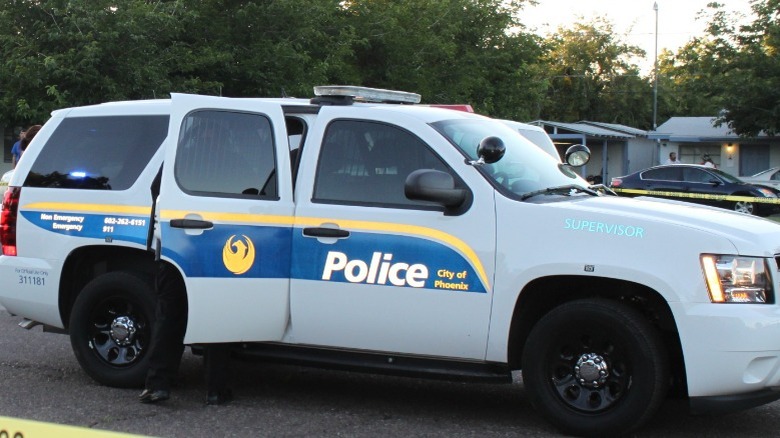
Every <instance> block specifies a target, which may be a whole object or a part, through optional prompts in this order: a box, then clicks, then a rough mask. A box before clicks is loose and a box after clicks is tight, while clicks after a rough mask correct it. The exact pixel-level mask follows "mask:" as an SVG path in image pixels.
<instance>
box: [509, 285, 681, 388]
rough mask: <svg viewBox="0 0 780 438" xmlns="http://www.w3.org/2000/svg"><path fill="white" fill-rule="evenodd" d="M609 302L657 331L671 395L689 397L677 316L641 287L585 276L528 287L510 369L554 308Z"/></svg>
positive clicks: (515, 321) (516, 322)
mask: <svg viewBox="0 0 780 438" xmlns="http://www.w3.org/2000/svg"><path fill="white" fill-rule="evenodd" d="M596 297H598V298H606V299H610V300H614V301H619V302H621V303H623V304H625V305H628V306H630V307H632V308H634V309H636V310H638V311H639V312H640V313H641V314H642V315H644V316H645V317H646V318H647V320H648V321H650V323H651V324H653V326H655V327H657V328H658V330H659V332H660V333H661V336H662V338H663V340H664V344H665V345H666V348H667V350H668V352H669V358H670V362H671V363H670V369H671V371H672V382H671V383H672V386H673V391H672V394H674V395H679V396H687V393H688V391H687V384H686V382H687V379H686V376H685V363H684V358H683V354H682V347H681V345H680V336H679V333H678V332H677V325H676V324H675V321H674V316H673V315H672V311H671V309H670V308H669V306H668V304H667V303H666V300H664V298H663V297H662V296H661V295H660V294H658V292H656V291H654V290H652V289H650V288H648V287H646V286H643V285H641V284H638V283H633V282H630V281H625V280H616V279H611V278H594V277H585V276H556V277H543V278H539V279H536V280H534V281H532V282H531V283H529V284H528V285H527V286H526V287H525V288H524V289H523V290H522V292H521V293H520V297H519V299H518V300H517V303H516V304H515V309H514V313H513V316H512V328H511V331H510V334H509V346H508V348H509V352H508V358H509V365H510V367H511V368H512V369H514V370H517V369H520V364H521V363H522V355H523V349H524V348H525V342H526V339H527V338H528V334H529V333H530V331H531V329H532V328H533V327H534V325H536V323H537V322H538V321H539V319H541V318H542V317H543V316H544V315H545V314H546V313H547V312H549V311H550V310H552V309H553V308H555V307H557V306H559V305H561V304H563V303H566V302H568V301H573V300H576V299H582V298H596Z"/></svg>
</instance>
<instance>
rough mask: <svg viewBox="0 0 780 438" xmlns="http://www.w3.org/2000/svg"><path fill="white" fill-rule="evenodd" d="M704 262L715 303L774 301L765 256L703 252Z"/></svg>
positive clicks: (711, 297) (705, 272)
mask: <svg viewBox="0 0 780 438" xmlns="http://www.w3.org/2000/svg"><path fill="white" fill-rule="evenodd" d="M701 265H702V268H703V269H704V278H705V280H706V282H707V288H708V289H709V292H710V300H712V302H713V303H772V302H773V301H774V296H773V294H772V278H771V277H770V275H769V270H768V269H767V264H766V259H763V258H760V257H739V256H731V255H713V254H704V255H702V256H701Z"/></svg>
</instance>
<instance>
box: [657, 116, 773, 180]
mask: <svg viewBox="0 0 780 438" xmlns="http://www.w3.org/2000/svg"><path fill="white" fill-rule="evenodd" d="M715 120H716V118H715V117H672V118H670V119H669V120H667V121H666V122H665V123H663V124H662V125H661V126H659V127H658V129H656V130H655V131H653V132H651V133H649V134H648V138H650V139H653V140H656V141H658V142H659V148H658V160H659V162H661V163H663V162H665V161H666V158H667V157H668V156H669V153H670V152H676V153H677V156H678V157H679V158H680V160H681V161H682V162H683V163H701V162H702V157H703V156H704V155H709V156H710V158H712V161H713V162H714V163H715V165H716V166H717V167H718V168H719V169H721V170H723V171H725V172H727V173H730V174H732V175H734V176H749V175H754V174H756V173H758V172H760V171H762V170H766V169H768V168H770V167H774V166H780V137H777V136H775V137H770V136H767V135H765V134H759V135H758V136H757V137H740V136H738V135H737V134H735V133H733V132H732V131H731V129H730V128H729V127H728V126H727V125H726V124H722V125H721V126H715Z"/></svg>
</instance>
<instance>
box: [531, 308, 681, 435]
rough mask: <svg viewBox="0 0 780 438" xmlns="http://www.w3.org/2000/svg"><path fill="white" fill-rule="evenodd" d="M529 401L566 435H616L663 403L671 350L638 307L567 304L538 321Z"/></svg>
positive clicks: (533, 344) (534, 338) (532, 342)
mask: <svg viewBox="0 0 780 438" xmlns="http://www.w3.org/2000/svg"><path fill="white" fill-rule="evenodd" d="M522 366H523V381H524V384H525V388H526V391H527V393H528V396H529V398H530V399H531V402H532V404H533V405H534V406H535V407H536V408H537V409H539V410H540V412H541V413H542V414H543V415H544V416H545V417H546V418H547V419H548V420H549V421H550V422H551V423H553V424H554V425H556V426H557V427H558V428H560V429H561V430H563V431H564V432H566V433H569V434H575V435H586V436H603V435H619V434H625V433H628V432H630V431H632V430H634V429H636V428H638V427H640V426H641V425H642V424H643V423H644V422H645V421H647V420H648V419H649V418H650V417H651V416H652V415H653V414H654V413H655V411H656V409H657V408H658V406H659V405H660V404H661V402H662V401H663V398H664V396H665V394H666V390H667V384H668V377H669V371H668V362H667V356H666V350H665V348H664V346H663V343H662V341H661V339H660V336H659V333H658V332H657V330H656V329H655V328H654V327H653V326H652V325H650V324H649V323H648V322H647V321H646V320H645V319H644V318H643V317H642V316H641V315H640V314H639V313H638V312H636V311H635V310H633V309H631V308H629V307H627V306H625V305H622V304H620V303H616V302H613V301H609V300H602V299H588V300H578V301H574V302H570V303H566V304H563V305H561V306H559V307H557V308H555V309H553V310H552V311H551V312H550V313H548V314H547V315H545V316H544V317H543V318H542V319H541V320H540V321H539V322H538V323H537V324H536V326H534V328H533V330H532V331H531V334H530V335H529V338H528V341H527V342H526V346H525V350H524V352H523V361H522Z"/></svg>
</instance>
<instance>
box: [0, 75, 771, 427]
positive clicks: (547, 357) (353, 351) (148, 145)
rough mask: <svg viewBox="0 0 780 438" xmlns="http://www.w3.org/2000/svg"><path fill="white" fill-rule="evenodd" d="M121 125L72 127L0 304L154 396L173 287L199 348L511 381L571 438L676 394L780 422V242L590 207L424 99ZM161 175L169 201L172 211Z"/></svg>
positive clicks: (334, 96) (206, 110) (42, 137)
mask: <svg viewBox="0 0 780 438" xmlns="http://www.w3.org/2000/svg"><path fill="white" fill-rule="evenodd" d="M315 95H316V96H315V97H314V98H312V99H310V100H309V99H307V100H304V99H259V98H241V99H236V98H221V97H209V96H197V95H182V94H174V95H173V96H172V98H171V99H170V100H155V101H137V102H115V103H107V104H102V105H95V106H87V107H81V108H71V109H64V110H59V111H56V112H54V113H53V114H52V117H51V119H50V120H49V121H48V122H47V123H46V125H45V126H44V127H43V129H42V130H41V131H40V133H39V134H38V135H37V136H36V138H35V140H34V141H33V142H32V144H31V145H30V146H29V148H28V150H27V152H25V155H24V156H23V158H22V159H21V161H20V162H19V165H18V166H17V168H16V171H15V172H14V174H13V176H12V179H11V181H10V184H9V187H8V189H7V190H6V191H5V195H4V198H3V208H2V219H1V221H2V222H1V223H2V228H0V230H1V231H0V239H1V240H2V251H3V253H2V254H3V255H2V256H1V257H0V303H2V305H3V306H5V308H6V309H7V310H8V311H9V312H10V313H12V314H15V315H19V316H21V317H23V318H24V319H23V320H22V322H21V325H22V326H24V327H28V328H29V327H32V326H34V325H37V324H42V325H44V327H45V328H46V329H48V330H58V331H62V332H67V333H68V334H69V337H70V340H71V343H72V346H73V350H74V352H75V355H76V357H77V358H78V360H79V362H80V363H81V365H82V367H83V368H84V370H85V371H86V372H87V373H88V374H89V375H90V376H91V377H93V378H94V379H95V380H96V381H98V382H100V383H103V384H106V385H113V386H136V385H140V384H141V383H142V381H143V378H144V375H145V369H146V367H147V362H148V354H147V353H148V351H149V338H150V329H151V326H152V323H153V320H154V317H155V316H154V306H155V295H154V291H153V286H152V285H153V275H154V272H155V271H156V266H157V263H167V264H170V265H172V266H173V267H175V269H176V271H177V272H179V273H180V275H181V276H182V278H183V280H184V283H185V284H186V288H187V297H188V312H189V317H188V326H187V333H186V338H185V342H186V343H188V344H201V343H213V342H228V343H235V344H236V345H237V346H239V347H241V350H242V351H243V352H244V353H251V354H255V355H257V356H261V357H268V358H273V359H276V360H289V361H295V362H296V363H302V362H303V363H308V364H311V365H322V366H328V367H337V368H347V369H361V370H369V371H374V372H383V373H395V374H401V375H418V376H428V377H439V378H441V377H446V378H452V379H463V380H479V381H493V382H505V383H511V382H512V374H511V373H512V371H515V370H522V376H523V382H524V386H525V389H526V392H527V394H528V397H529V399H530V400H531V402H532V403H533V404H534V406H535V407H536V408H537V409H539V410H540V412H541V413H542V414H543V415H544V416H545V417H546V418H547V419H549V420H550V421H551V422H552V423H554V424H555V425H556V426H557V427H559V428H560V429H561V430H563V431H565V432H567V433H572V434H581V435H602V434H618V433H626V432H629V431H631V430H635V429H636V428H638V427H639V426H641V425H642V423H644V422H645V421H647V420H648V419H649V418H651V416H652V415H653V413H654V412H655V411H656V409H657V408H658V406H659V404H660V403H661V402H662V401H663V400H664V399H665V398H666V396H668V395H676V396H678V397H684V398H687V399H688V400H689V402H690V406H691V409H692V410H693V411H694V412H727V411H730V410H735V409H740V408H746V407H751V406H757V405H760V404H763V403H768V402H771V401H774V400H776V399H778V398H780V392H778V391H777V389H778V386H780V306H779V305H778V302H777V291H778V287H779V286H780V283H779V282H780V275H779V274H778V265H779V264H780V256H779V255H778V254H780V226H779V225H777V224H776V223H773V222H771V221H768V220H766V219H760V218H755V217H748V216H745V215H741V214H738V213H733V212H728V211H725V210H719V209H717V210H716V209H712V208H708V207H700V206H695V205H692V204H685V203H680V202H670V201H663V200H653V199H628V198H620V197H616V196H610V195H607V194H604V193H602V192H600V191H597V190H594V189H593V188H591V187H589V186H588V184H587V183H586V181H585V180H584V179H582V178H581V177H580V176H578V175H577V174H576V173H575V172H574V171H573V170H572V165H576V164H583V163H584V162H585V161H586V159H587V156H588V152H587V150H586V148H584V147H582V146H579V147H574V148H573V149H572V150H570V151H569V153H567V156H566V158H565V160H564V161H566V163H567V164H564V163H562V162H560V161H559V160H557V159H556V158H554V157H552V156H551V155H549V154H547V153H546V152H544V151H543V150H541V149H540V148H538V147H536V146H534V145H533V144H532V143H530V142H529V141H527V140H526V139H524V138H523V137H522V136H521V135H520V134H519V133H518V132H517V131H515V130H514V129H512V128H511V127H509V126H507V125H506V124H504V123H502V122H500V121H498V120H493V119H490V118H487V117H483V116H480V115H476V114H470V113H466V112H461V111H453V110H450V109H444V108H432V107H427V106H422V105H415V103H416V102H418V101H419V95H414V94H409V93H401V92H389V91H386V90H372V89H360V88H351V87H327V88H315ZM158 173H159V174H160V175H161V176H160V178H161V179H160V187H159V193H158V194H156V195H155V196H153V195H152V194H151V189H150V187H152V184H153V181H155V179H156V177H157V175H158Z"/></svg>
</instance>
